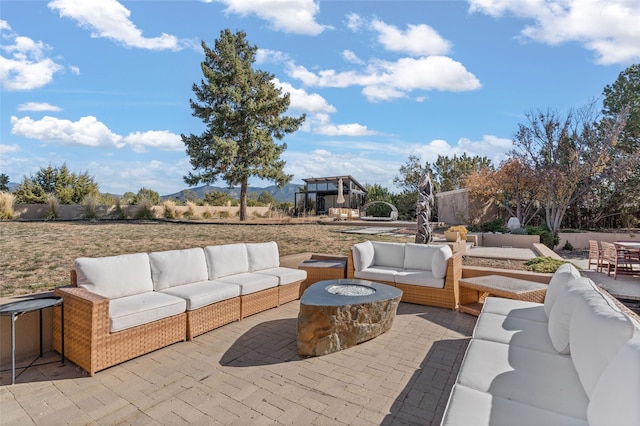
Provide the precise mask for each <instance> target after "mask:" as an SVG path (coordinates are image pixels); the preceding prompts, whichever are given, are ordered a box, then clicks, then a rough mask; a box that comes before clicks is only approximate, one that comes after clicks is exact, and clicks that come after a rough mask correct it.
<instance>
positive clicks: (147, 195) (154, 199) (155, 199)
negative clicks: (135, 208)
mask: <svg viewBox="0 0 640 426" xmlns="http://www.w3.org/2000/svg"><path fill="white" fill-rule="evenodd" d="M142 200H146V201H148V202H149V203H150V204H151V205H152V206H157V205H158V204H160V194H158V193H157V192H156V191H154V190H153V189H147V188H140V189H139V190H138V193H137V194H136V201H135V203H136V204H140V203H141V202H142Z"/></svg>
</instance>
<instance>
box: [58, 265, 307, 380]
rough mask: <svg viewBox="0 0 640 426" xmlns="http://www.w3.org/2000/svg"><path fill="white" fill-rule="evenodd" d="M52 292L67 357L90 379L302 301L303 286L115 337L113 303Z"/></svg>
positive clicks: (74, 292) (73, 287)
mask: <svg viewBox="0 0 640 426" xmlns="http://www.w3.org/2000/svg"><path fill="white" fill-rule="evenodd" d="M70 275H71V277H70V278H71V283H70V285H69V286H64V287H58V288H56V289H55V290H54V294H55V295H56V296H59V297H62V298H63V300H64V328H65V329H64V336H65V337H64V339H65V341H64V344H65V347H64V349H65V356H66V357H67V358H68V359H69V360H70V361H72V362H74V363H75V364H76V365H77V366H78V367H80V368H82V369H84V370H85V371H86V372H87V373H89V375H90V376H93V375H95V373H96V372H98V371H100V370H104V369H105V368H108V367H111V366H113V365H116V364H119V363H121V362H124V361H128V360H130V359H133V358H135V357H138V356H140V355H144V354H147V353H149V352H152V351H154V350H156V349H160V348H163V347H165V346H169V345H171V344H173V343H177V342H182V341H185V340H192V339H193V338H194V337H196V336H198V335H200V334H204V333H206V332H208V331H211V330H214V329H216V328H218V327H221V326H223V325H226V324H229V323H231V322H234V321H238V320H241V319H243V318H246V317H248V316H249V315H254V314H257V313H259V312H262V311H265V310H267V309H271V308H275V307H278V306H280V305H281V304H284V303H288V302H291V301H293V300H296V299H299V298H300V296H301V291H302V283H303V282H304V281H303V280H300V281H295V282H292V283H290V284H286V285H280V286H278V287H276V288H269V289H266V290H262V291H258V292H255V293H251V294H248V295H243V296H239V297H234V298H231V299H227V300H223V301H220V302H217V303H213V304H210V305H207V306H203V307H201V308H198V309H194V310H191V311H186V312H184V313H181V314H178V315H173V316H171V317H168V318H163V319H160V320H156V321H152V322H150V323H147V324H142V325H139V326H135V327H131V328H127V329H125V330H121V331H116V332H111V331H110V321H109V299H108V298H106V297H103V296H100V295H97V294H95V293H92V292H90V291H88V290H86V289H84V288H82V287H78V286H77V274H76V271H75V270H71V271H70ZM53 327H54V333H53V341H52V345H53V349H54V350H56V351H58V352H61V351H62V344H61V343H62V342H61V338H60V335H61V333H60V332H59V330H60V327H61V314H60V309H54V312H53Z"/></svg>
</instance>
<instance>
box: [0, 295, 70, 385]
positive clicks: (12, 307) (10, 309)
mask: <svg viewBox="0 0 640 426" xmlns="http://www.w3.org/2000/svg"><path fill="white" fill-rule="evenodd" d="M57 305H60V306H61V315H60V319H61V326H62V327H61V328H62V330H61V335H62V340H61V342H62V345H61V346H62V354H61V355H62V364H64V306H63V305H62V297H33V298H29V299H24V300H20V301H18V302H11V303H5V304H4V305H0V315H3V316H9V315H10V316H11V384H12V385H13V384H15V382H16V331H15V321H16V319H17V317H18V316H20V315H22V314H25V313H27V312H33V311H40V357H42V310H43V309H45V308H50V307H53V306H57Z"/></svg>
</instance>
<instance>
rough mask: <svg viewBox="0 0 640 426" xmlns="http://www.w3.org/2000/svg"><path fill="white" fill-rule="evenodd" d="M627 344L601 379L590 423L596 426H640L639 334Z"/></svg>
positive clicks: (590, 414) (592, 403) (591, 403)
mask: <svg viewBox="0 0 640 426" xmlns="http://www.w3.org/2000/svg"><path fill="white" fill-rule="evenodd" d="M635 334H636V335H635V337H634V338H633V339H630V340H629V341H627V343H625V344H624V346H623V347H622V349H620V351H619V352H618V353H617V354H616V356H615V357H614V358H613V360H612V361H611V362H610V363H609V365H608V366H607V368H606V369H605V370H604V372H603V373H602V376H600V380H598V383H597V384H596V387H595V389H593V393H592V394H591V400H590V401H589V408H588V409H587V420H589V424H590V425H593V426H609V425H628V426H632V425H634V426H637V425H640V330H638V329H636V333H635Z"/></svg>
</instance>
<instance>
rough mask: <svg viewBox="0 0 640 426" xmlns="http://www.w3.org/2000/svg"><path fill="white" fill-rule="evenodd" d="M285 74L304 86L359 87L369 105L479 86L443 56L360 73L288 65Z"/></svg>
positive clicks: (381, 64)
mask: <svg viewBox="0 0 640 426" xmlns="http://www.w3.org/2000/svg"><path fill="white" fill-rule="evenodd" d="M287 72H288V74H289V75H290V76H291V77H293V78H297V79H299V80H301V81H302V82H303V83H304V84H306V85H308V86H318V87H349V86H363V90H362V93H363V94H364V95H365V96H366V97H367V99H369V100H370V101H373V102H379V101H389V100H393V99H397V98H402V97H406V96H407V95H408V93H410V92H412V91H414V90H440V91H451V92H461V91H469V90H477V89H479V88H480V87H481V84H480V82H479V81H478V79H477V78H476V77H475V76H474V75H473V74H472V73H470V72H469V71H467V70H466V69H465V67H464V66H463V65H462V64H461V63H460V62H457V61H454V60H453V59H451V58H448V57H445V56H429V57H423V58H401V59H399V60H397V61H396V62H388V61H382V60H378V61H374V62H371V63H370V64H369V66H367V67H366V69H365V70H364V71H361V72H358V71H354V70H350V71H345V72H340V73H337V72H336V71H334V70H322V71H319V72H317V73H315V72H312V71H309V70H308V69H306V68H305V67H303V66H296V65H294V64H291V65H290V66H289V69H288V71H287Z"/></svg>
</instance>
